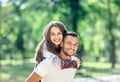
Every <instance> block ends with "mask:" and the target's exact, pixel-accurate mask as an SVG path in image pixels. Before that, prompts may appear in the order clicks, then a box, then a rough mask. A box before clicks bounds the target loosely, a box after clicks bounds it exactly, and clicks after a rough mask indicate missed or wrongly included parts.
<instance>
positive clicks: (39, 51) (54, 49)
mask: <svg viewBox="0 0 120 82" xmlns="http://www.w3.org/2000/svg"><path fill="white" fill-rule="evenodd" d="M66 33H67V30H66V28H65V26H64V24H63V23H62V22H60V21H51V22H50V23H48V24H47V26H46V28H45V31H44V39H43V40H42V42H40V43H39V44H38V46H37V48H36V54H35V60H36V66H37V65H38V64H39V63H40V62H41V61H42V60H43V59H45V58H49V59H50V60H51V61H53V63H54V64H55V65H56V66H57V65H61V62H62V63H63V64H64V65H65V63H69V62H67V61H61V60H60V59H59V57H58V56H57V55H58V54H59V52H60V51H61V48H60V43H61V41H62V39H63V36H64V35H65V34H66ZM74 58H75V57H73V59H74ZM75 59H76V58H75ZM76 60H77V63H78V67H79V63H80V61H79V59H76Z"/></svg>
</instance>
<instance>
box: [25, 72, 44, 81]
mask: <svg viewBox="0 0 120 82" xmlns="http://www.w3.org/2000/svg"><path fill="white" fill-rule="evenodd" d="M41 79H42V77H41V76H40V75H38V74H37V73H36V72H35V71H33V72H32V73H31V74H30V76H28V78H27V79H26V81H25V82H39V81H40V80H41Z"/></svg>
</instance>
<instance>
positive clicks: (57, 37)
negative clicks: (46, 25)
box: [50, 26, 63, 46]
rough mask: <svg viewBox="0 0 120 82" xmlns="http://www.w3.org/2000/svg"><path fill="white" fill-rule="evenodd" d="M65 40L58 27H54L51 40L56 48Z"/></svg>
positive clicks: (51, 30)
mask: <svg viewBox="0 0 120 82" xmlns="http://www.w3.org/2000/svg"><path fill="white" fill-rule="evenodd" d="M62 39H63V34H62V32H61V31H60V29H59V28H58V27H55V26H53V27H52V28H51V29H50V40H51V42H52V43H53V44H55V46H58V45H60V43H61V41H62Z"/></svg>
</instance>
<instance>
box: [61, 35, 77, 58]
mask: <svg viewBox="0 0 120 82" xmlns="http://www.w3.org/2000/svg"><path fill="white" fill-rule="evenodd" d="M78 44H79V39H78V38H77V37H73V36H70V35H69V36H66V38H65V39H64V42H62V43H61V47H62V51H63V53H64V54H65V55H67V56H73V55H75V54H76V52H77V49H78Z"/></svg>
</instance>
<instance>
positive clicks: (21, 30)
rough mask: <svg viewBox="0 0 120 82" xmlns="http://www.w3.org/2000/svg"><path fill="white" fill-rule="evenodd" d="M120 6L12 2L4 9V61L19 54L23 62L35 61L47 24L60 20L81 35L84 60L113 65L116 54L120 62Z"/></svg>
mask: <svg viewBox="0 0 120 82" xmlns="http://www.w3.org/2000/svg"><path fill="white" fill-rule="evenodd" d="M2 1H3V0H2ZM108 1H110V2H108ZM109 3H110V4H109ZM119 3H120V2H119V1H118V0H100V1H97V0H70V1H69V0H8V2H6V5H5V6H1V7H0V10H1V13H0V22H1V26H0V48H1V51H0V54H1V57H0V58H2V59H9V58H13V59H14V58H16V57H14V56H15V54H17V53H18V54H20V53H22V56H23V58H24V57H25V58H28V57H34V52H35V48H36V45H37V44H38V43H39V42H40V41H41V40H42V38H43V37H44V35H43V31H44V28H45V26H46V24H47V23H48V22H50V21H51V20H60V21H62V22H63V23H64V24H65V26H66V28H67V29H68V30H69V31H76V32H78V33H79V35H80V45H79V50H78V55H79V57H83V58H81V59H84V57H85V58H87V57H88V58H89V56H90V57H93V59H94V60H96V58H99V59H100V58H103V57H105V58H107V61H109V58H110V56H111V54H114V56H115V57H116V61H117V62H120V61H119V59H120V56H119V52H120V46H119V45H120V36H119V33H120V28H119V27H120V23H119V21H120V19H119V18H120V7H119ZM96 4H97V5H96ZM109 8H110V10H109ZM113 40H114V41H113ZM113 44H115V47H114V45H113ZM113 51H115V52H114V53H113ZM27 53H29V54H27ZM18 54H17V56H18V58H19V55H18ZM112 57H113V56H112ZM114 59H115V58H114Z"/></svg>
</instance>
